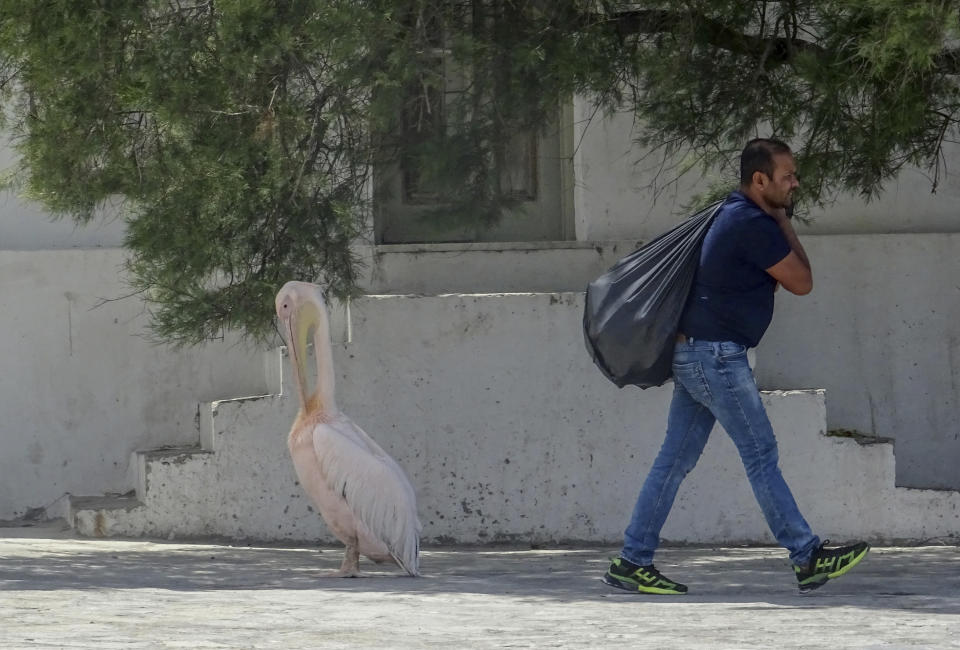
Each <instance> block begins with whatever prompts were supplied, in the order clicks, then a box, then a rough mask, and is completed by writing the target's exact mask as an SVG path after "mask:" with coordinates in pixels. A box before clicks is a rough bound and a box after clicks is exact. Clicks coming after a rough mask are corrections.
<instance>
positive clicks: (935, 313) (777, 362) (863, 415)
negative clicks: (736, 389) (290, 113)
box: [374, 234, 960, 489]
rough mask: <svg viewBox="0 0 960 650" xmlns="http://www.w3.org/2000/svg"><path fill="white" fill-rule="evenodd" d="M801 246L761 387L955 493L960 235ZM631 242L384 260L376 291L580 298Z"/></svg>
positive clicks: (906, 473) (837, 239) (910, 473)
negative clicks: (819, 402) (806, 405)
mask: <svg viewBox="0 0 960 650" xmlns="http://www.w3.org/2000/svg"><path fill="white" fill-rule="evenodd" d="M803 240H804V243H805V246H806V248H807V252H808V253H809V255H810V257H811V260H812V263H813V266H814V278H815V280H814V285H815V286H814V291H813V293H812V294H811V295H809V296H803V297H797V296H792V295H790V294H789V293H787V292H786V291H782V292H780V293H779V294H778V296H777V308H776V310H775V313H774V320H773V323H772V324H771V327H770V330H769V331H768V333H767V335H766V337H765V339H764V341H763V342H762V343H761V347H760V349H759V351H758V352H759V354H758V364H759V365H758V368H757V369H758V376H759V378H760V381H761V385H762V386H764V387H766V388H772V389H784V390H789V389H795V388H826V389H827V425H828V427H829V428H831V429H839V428H847V429H855V430H858V431H861V432H865V433H871V434H875V435H878V436H881V437H890V438H894V439H895V440H896V442H897V460H898V462H897V480H898V482H899V484H901V485H905V486H911V487H933V488H951V489H960V473H958V472H957V471H956V469H955V468H956V467H957V465H958V464H960V428H958V424H957V423H958V422H960V395H958V386H960V381H958V373H960V365H958V364H960V350H958V345H960V334H958V329H957V323H958V322H960V295H958V292H960V289H958V285H957V282H956V278H957V277H958V276H960V234H893V235H868V234H861V235H805V236H804V237H803ZM633 246H634V242H622V243H621V244H620V245H619V246H616V247H615V246H613V245H612V244H607V245H604V246H600V245H598V246H597V248H596V250H595V249H592V248H576V249H570V250H566V251H564V250H561V249H545V250H535V249H530V250H500V251H484V250H480V249H470V250H460V251H432V252H431V251H423V252H421V253H418V254H416V255H413V254H388V255H385V256H384V258H385V259H384V260H383V261H382V265H383V268H384V269H385V270H386V272H385V274H384V276H383V277H382V278H381V279H380V280H379V281H378V283H377V285H376V286H377V287H378V288H380V289H384V288H389V289H390V290H392V291H398V292H418V293H425V294H435V293H447V292H470V291H484V290H485V291H491V290H493V289H495V288H496V287H497V286H501V287H503V288H507V289H513V290H521V289H523V288H524V287H527V288H530V289H536V290H541V291H546V290H549V291H580V290H583V288H584V287H585V286H586V284H587V282H588V281H589V280H591V279H592V278H593V277H596V276H597V275H599V274H600V273H601V272H602V269H603V264H604V263H612V261H613V260H614V259H615V258H616V257H619V256H622V255H625V254H626V253H627V252H629V251H630V250H632V248H633ZM608 265H609V264H608ZM374 268H377V267H376V266H375V267H374ZM393 283H395V284H393ZM391 285H392V286H391Z"/></svg>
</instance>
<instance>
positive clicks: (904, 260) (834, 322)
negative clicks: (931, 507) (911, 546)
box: [757, 234, 960, 490]
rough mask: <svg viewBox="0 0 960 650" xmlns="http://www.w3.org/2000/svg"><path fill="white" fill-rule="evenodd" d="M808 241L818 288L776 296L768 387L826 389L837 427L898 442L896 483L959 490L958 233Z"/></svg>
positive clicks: (761, 351) (763, 362)
mask: <svg viewBox="0 0 960 650" xmlns="http://www.w3.org/2000/svg"><path fill="white" fill-rule="evenodd" d="M804 244H805V247H806V250H807V252H808V254H809V256H810V260H811V265H812V266H813V269H814V290H813V292H812V293H811V294H810V295H808V296H800V297H798V296H793V295H790V294H789V293H787V292H785V291H781V292H780V293H779V294H778V295H777V309H776V312H775V315H774V320H773V323H772V324H771V327H770V330H769V332H768V334H767V336H766V337H765V339H764V340H763V342H762V343H761V344H760V347H759V348H758V354H757V358H758V368H757V370H758V375H759V376H760V378H761V382H762V384H763V385H764V386H766V387H769V388H806V387H818V388H820V387H822V388H826V390H827V421H828V425H829V426H830V427H831V428H849V429H856V430H859V431H863V432H867V433H872V434H876V435H879V436H884V437H892V438H894V439H895V440H896V454H897V480H898V483H899V484H901V485H908V486H915V487H931V488H952V489H955V490H956V489H960V473H958V472H957V467H958V466H960V393H958V390H960V328H958V323H960V284H958V281H957V278H958V276H960V235H958V234H927V235H842V236H840V235H830V236H809V237H806V238H804Z"/></svg>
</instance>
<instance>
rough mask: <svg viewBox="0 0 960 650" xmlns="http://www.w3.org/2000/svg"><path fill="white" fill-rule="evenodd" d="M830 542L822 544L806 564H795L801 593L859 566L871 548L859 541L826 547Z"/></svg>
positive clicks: (794, 567)
mask: <svg viewBox="0 0 960 650" xmlns="http://www.w3.org/2000/svg"><path fill="white" fill-rule="evenodd" d="M829 543H830V540H827V541H825V542H824V543H823V544H821V545H820V548H819V549H817V550H816V551H815V552H814V554H813V557H812V558H810V563H809V564H807V565H806V566H798V565H796V564H794V565H793V571H794V573H796V574H797V582H798V583H799V584H800V593H805V592H808V591H813V590H814V589H816V588H817V587H820V586H823V584H824V583H825V582H826V581H827V580H830V579H831V578H839V577H840V576H842V575H843V574H844V573H846V572H847V571H849V570H850V569H852V568H853V567H855V566H857V564H859V563H860V560H862V559H863V558H865V557H866V556H867V551H869V550H870V545H869V544H867V543H866V542H857V543H856V544H851V545H850V546H841V547H839V548H829V549H828V548H824V546H826V545H827V544H829Z"/></svg>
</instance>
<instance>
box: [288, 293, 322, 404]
mask: <svg viewBox="0 0 960 650" xmlns="http://www.w3.org/2000/svg"><path fill="white" fill-rule="evenodd" d="M276 308H277V318H279V319H280V323H281V324H282V325H283V328H284V330H285V338H286V340H287V350H288V352H289V354H290V359H291V361H292V362H293V366H294V368H295V370H296V373H297V391H298V393H299V395H300V407H301V408H302V409H303V410H305V411H306V410H309V409H310V408H311V407H316V406H317V405H316V404H313V403H312V401H311V399H310V397H308V393H307V341H308V340H309V336H310V333H311V331H313V332H315V333H316V334H315V335H319V334H322V336H323V337H324V339H325V340H324V343H325V344H326V345H325V346H324V347H325V348H328V347H329V332H328V331H327V328H328V326H327V312H326V303H325V301H324V299H323V291H322V290H321V289H320V287H318V286H317V285H315V284H310V283H309V282H296V281H291V282H287V283H286V284H284V285H283V287H282V288H281V289H280V292H279V293H278V294H277V299H276ZM320 329H322V332H320V331H319V330H320ZM324 353H327V354H329V350H328V349H321V348H320V346H318V345H314V354H315V355H317V362H318V367H319V366H320V365H321V363H320V362H321V359H320V356H321V355H322V354H324ZM322 361H324V362H325V363H329V361H330V360H329V359H323V360H322ZM326 374H328V373H322V374H318V377H317V381H318V384H320V385H318V387H317V388H318V393H321V395H320V396H321V397H322V393H325V392H328V391H324V390H323V389H324V386H323V385H322V384H323V383H324V381H325V380H327V379H328V378H327V377H325V376H324V375H326ZM330 374H332V373H330ZM329 381H330V382H332V376H331V377H329ZM328 388H329V391H330V392H332V388H333V387H332V386H329V387H328ZM322 406H326V407H327V408H330V407H332V404H325V405H322Z"/></svg>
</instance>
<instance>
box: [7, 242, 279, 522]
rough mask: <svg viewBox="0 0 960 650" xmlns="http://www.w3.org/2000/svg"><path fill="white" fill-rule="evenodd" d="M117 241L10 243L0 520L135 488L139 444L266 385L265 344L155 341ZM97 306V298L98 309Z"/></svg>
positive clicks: (190, 424) (186, 434)
mask: <svg viewBox="0 0 960 650" xmlns="http://www.w3.org/2000/svg"><path fill="white" fill-rule="evenodd" d="M122 262H123V255H122V253H121V252H120V251H118V250H117V249H95V250H61V251H0V359H2V364H3V372H2V373H0V414H2V417H0V520H2V519H11V518H16V517H19V516H22V515H23V514H25V512H26V511H27V510H28V509H30V508H37V507H44V506H48V505H50V504H51V503H52V502H53V501H55V500H56V499H57V498H58V497H61V496H62V495H63V494H64V493H66V492H71V493H74V494H102V493H107V492H124V491H126V490H130V489H132V488H133V480H132V478H131V477H130V475H129V473H128V464H129V460H130V453H131V452H132V451H133V450H135V449H139V448H149V447H156V446H161V445H169V444H188V443H190V442H196V438H197V424H196V419H197V402H198V400H204V399H217V398H223V397H232V396H238V395H256V394H263V393H266V392H268V386H267V381H266V375H265V372H264V358H263V353H262V352H261V351H257V350H249V349H246V348H244V347H243V346H240V345H236V344H235V343H236V342H235V341H230V340H227V341H223V342H218V343H216V344H211V345H209V346H207V347H205V348H202V349H186V350H174V349H171V348H169V347H166V346H160V345H155V344H153V343H152V342H151V341H150V340H148V339H147V338H146V335H147V331H146V317H145V314H144V306H143V303H142V302H141V301H140V300H139V299H137V298H135V297H134V298H126V299H122V300H116V301H113V302H106V303H103V304H102V305H101V304H100V303H101V302H102V299H105V298H107V299H110V298H119V297H121V296H124V295H126V294H127V293H129V288H128V287H126V286H125V285H124V283H123V281H122V279H121V277H120V269H121V265H122ZM98 305H99V306H98Z"/></svg>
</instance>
